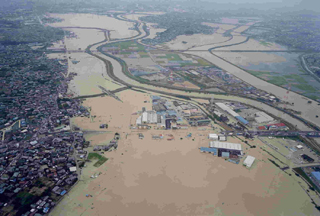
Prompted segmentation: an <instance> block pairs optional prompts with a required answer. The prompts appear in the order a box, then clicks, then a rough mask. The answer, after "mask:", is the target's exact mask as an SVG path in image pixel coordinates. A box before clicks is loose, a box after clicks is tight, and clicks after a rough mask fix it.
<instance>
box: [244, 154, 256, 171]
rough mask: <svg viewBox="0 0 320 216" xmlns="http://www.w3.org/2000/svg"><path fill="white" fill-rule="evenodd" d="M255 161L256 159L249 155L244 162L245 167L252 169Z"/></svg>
mask: <svg viewBox="0 0 320 216" xmlns="http://www.w3.org/2000/svg"><path fill="white" fill-rule="evenodd" d="M255 159H256V158H255V157H252V156H250V155H248V156H247V158H246V159H245V160H244V161H243V165H245V166H247V168H250V167H251V166H252V164H253V162H254V160H255Z"/></svg>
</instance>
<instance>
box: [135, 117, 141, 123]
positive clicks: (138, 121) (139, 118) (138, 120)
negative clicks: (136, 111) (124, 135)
mask: <svg viewBox="0 0 320 216" xmlns="http://www.w3.org/2000/svg"><path fill="white" fill-rule="evenodd" d="M136 125H142V116H139V117H138V118H137V120H136Z"/></svg>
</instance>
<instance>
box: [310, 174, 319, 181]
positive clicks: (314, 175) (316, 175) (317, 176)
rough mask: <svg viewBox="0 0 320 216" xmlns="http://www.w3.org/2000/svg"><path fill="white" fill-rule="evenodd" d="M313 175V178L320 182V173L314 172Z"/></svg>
mask: <svg viewBox="0 0 320 216" xmlns="http://www.w3.org/2000/svg"><path fill="white" fill-rule="evenodd" d="M311 175H313V177H315V178H316V179H317V180H318V181H320V172H312V173H311Z"/></svg>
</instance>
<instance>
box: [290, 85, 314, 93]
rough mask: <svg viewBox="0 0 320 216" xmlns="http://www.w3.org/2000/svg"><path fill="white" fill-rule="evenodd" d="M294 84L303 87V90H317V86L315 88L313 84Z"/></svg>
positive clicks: (299, 87)
mask: <svg viewBox="0 0 320 216" xmlns="http://www.w3.org/2000/svg"><path fill="white" fill-rule="evenodd" d="M293 86H294V87H296V88H298V89H301V90H303V91H307V92H315V91H317V90H316V89H315V88H313V87H312V86H311V85H308V84H297V85H293Z"/></svg>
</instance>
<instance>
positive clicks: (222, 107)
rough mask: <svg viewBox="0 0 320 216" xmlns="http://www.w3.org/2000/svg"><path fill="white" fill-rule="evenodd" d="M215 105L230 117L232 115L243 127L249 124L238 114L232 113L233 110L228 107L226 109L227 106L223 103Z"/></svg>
mask: <svg viewBox="0 0 320 216" xmlns="http://www.w3.org/2000/svg"><path fill="white" fill-rule="evenodd" d="M216 105H217V106H218V107H219V108H220V109H222V110H223V111H225V112H227V113H229V114H230V115H232V116H233V117H234V118H236V119H237V120H238V121H239V122H241V123H242V124H244V125H247V124H249V122H248V121H247V120H245V119H244V118H243V117H241V116H240V115H239V114H238V113H236V112H235V111H233V109H231V108H230V107H228V106H227V105H225V104H224V103H216Z"/></svg>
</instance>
